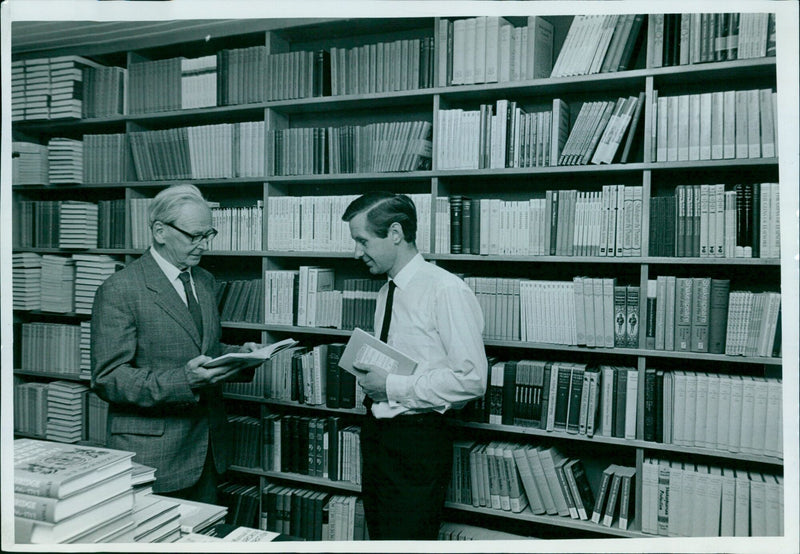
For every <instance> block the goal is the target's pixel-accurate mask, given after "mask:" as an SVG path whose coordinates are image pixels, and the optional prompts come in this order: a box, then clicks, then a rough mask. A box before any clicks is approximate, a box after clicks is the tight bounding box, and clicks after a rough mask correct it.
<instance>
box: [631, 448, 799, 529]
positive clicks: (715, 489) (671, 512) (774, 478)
mask: <svg viewBox="0 0 800 554" xmlns="http://www.w3.org/2000/svg"><path fill="white" fill-rule="evenodd" d="M783 504H784V491H783V476H781V475H774V474H771V473H762V472H759V471H756V470H751V471H747V470H743V469H731V468H727V467H719V466H717V465H711V464H700V463H697V464H696V463H694V462H678V461H673V460H666V459H658V458H650V457H646V458H645V460H644V463H643V464H642V532H643V533H648V534H652V535H664V536H670V537H676V536H680V537H733V536H736V537H765V536H781V535H783V519H784V515H783Z"/></svg>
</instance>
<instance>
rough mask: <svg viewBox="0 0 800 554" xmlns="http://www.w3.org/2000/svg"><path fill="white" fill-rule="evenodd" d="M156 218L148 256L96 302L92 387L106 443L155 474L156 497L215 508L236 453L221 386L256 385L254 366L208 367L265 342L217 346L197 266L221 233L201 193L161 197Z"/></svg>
mask: <svg viewBox="0 0 800 554" xmlns="http://www.w3.org/2000/svg"><path fill="white" fill-rule="evenodd" d="M149 220H150V229H151V231H152V237H153V243H152V246H151V247H150V249H149V250H147V251H146V252H145V253H144V254H143V255H142V256H141V257H140V258H138V259H137V260H135V261H134V262H132V263H130V264H129V265H128V266H127V267H126V268H125V269H123V270H121V271H119V272H117V273H116V274H114V275H112V276H111V277H109V278H108V279H107V280H106V281H105V282H104V283H103V285H102V286H101V287H100V288H99V289H98V291H97V294H96V296H95V301H94V306H93V311H92V322H91V327H92V388H93V389H94V390H95V391H96V392H97V394H98V395H99V396H100V397H101V398H102V399H104V400H106V401H107V402H108V403H109V411H108V446H109V447H111V448H117V449H120V450H127V451H131V452H135V453H136V457H135V458H134V460H135V461H137V462H139V463H142V464H145V465H148V466H153V467H155V468H156V481H155V484H154V485H153V490H154V491H155V492H157V493H160V494H168V495H170V496H175V497H180V498H186V499H189V500H196V501H200V502H208V503H215V501H216V485H217V480H218V474H219V473H222V472H224V471H225V470H226V468H227V466H228V455H229V452H230V451H231V442H230V433H226V430H225V425H226V416H225V412H224V407H223V401H222V383H223V382H225V381H242V380H245V381H249V380H251V379H252V377H253V371H252V370H253V367H254V366H253V365H252V362H249V363H248V362H241V361H239V362H231V363H228V364H227V365H221V366H218V367H214V368H206V367H204V365H203V364H205V363H206V362H208V361H210V360H211V359H212V358H213V357H216V356H218V355H221V354H225V353H227V352H232V351H240V350H242V349H244V350H253V349H255V348H257V347H259V346H260V345H256V344H254V343H247V344H245V346H244V347H235V346H228V345H224V344H222V343H221V342H220V323H219V313H218V311H217V305H216V298H215V281H214V277H213V276H212V275H211V274H210V273H209V272H208V271H206V270H204V269H202V268H200V267H198V266H197V264H198V263H199V262H200V258H201V257H202V255H203V253H204V252H205V251H206V250H207V249H208V243H209V241H210V240H211V239H213V238H214V236H215V235H216V234H217V231H216V230H215V229H214V228H213V227H212V226H211V223H212V219H211V210H210V209H209V207H208V204H207V202H206V201H205V199H204V198H203V196H202V194H201V193H200V191H199V190H198V189H197V188H196V187H194V186H193V185H177V186H173V187H169V188H167V189H165V190H163V191H161V192H160V193H159V194H158V195H156V197H155V199H154V200H153V203H152V204H151V206H150V213H149Z"/></svg>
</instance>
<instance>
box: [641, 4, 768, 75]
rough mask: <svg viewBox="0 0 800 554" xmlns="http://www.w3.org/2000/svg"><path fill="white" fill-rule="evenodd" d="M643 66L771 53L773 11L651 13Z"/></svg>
mask: <svg viewBox="0 0 800 554" xmlns="http://www.w3.org/2000/svg"><path fill="white" fill-rule="evenodd" d="M647 36H648V43H650V44H652V49H651V50H649V51H648V64H647V67H663V66H675V65H686V64H696V63H704V62H720V61H725V60H744V59H749V58H763V57H766V56H774V55H775V14H774V13H691V14H679V13H673V14H651V15H650V16H649V24H648V27H647Z"/></svg>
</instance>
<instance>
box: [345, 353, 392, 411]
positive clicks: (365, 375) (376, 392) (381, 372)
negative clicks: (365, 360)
mask: <svg viewBox="0 0 800 554" xmlns="http://www.w3.org/2000/svg"><path fill="white" fill-rule="evenodd" d="M353 367H354V368H355V369H356V370H358V372H359V373H360V374H361V375H360V376H359V377H358V384H359V385H361V388H362V389H364V392H365V393H366V395H367V396H369V397H370V398H372V400H374V401H375V402H386V401H387V400H389V398H388V397H387V396H386V377H387V376H388V375H389V372H387V371H386V370H385V369H382V368H380V367H378V366H375V365H372V364H362V363H359V362H354V363H353Z"/></svg>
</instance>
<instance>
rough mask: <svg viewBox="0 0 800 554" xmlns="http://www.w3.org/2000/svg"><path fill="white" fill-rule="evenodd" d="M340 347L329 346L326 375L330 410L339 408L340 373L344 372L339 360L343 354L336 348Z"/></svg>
mask: <svg viewBox="0 0 800 554" xmlns="http://www.w3.org/2000/svg"><path fill="white" fill-rule="evenodd" d="M337 346H339V345H337V344H329V345H328V359H327V363H326V368H325V369H326V375H325V379H326V380H325V405H326V406H327V407H328V408H338V407H339V388H340V372H342V371H344V370H343V369H341V368H340V367H339V359H340V358H341V352H339V351H337V350H338V349H337V348H335V347H337Z"/></svg>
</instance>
